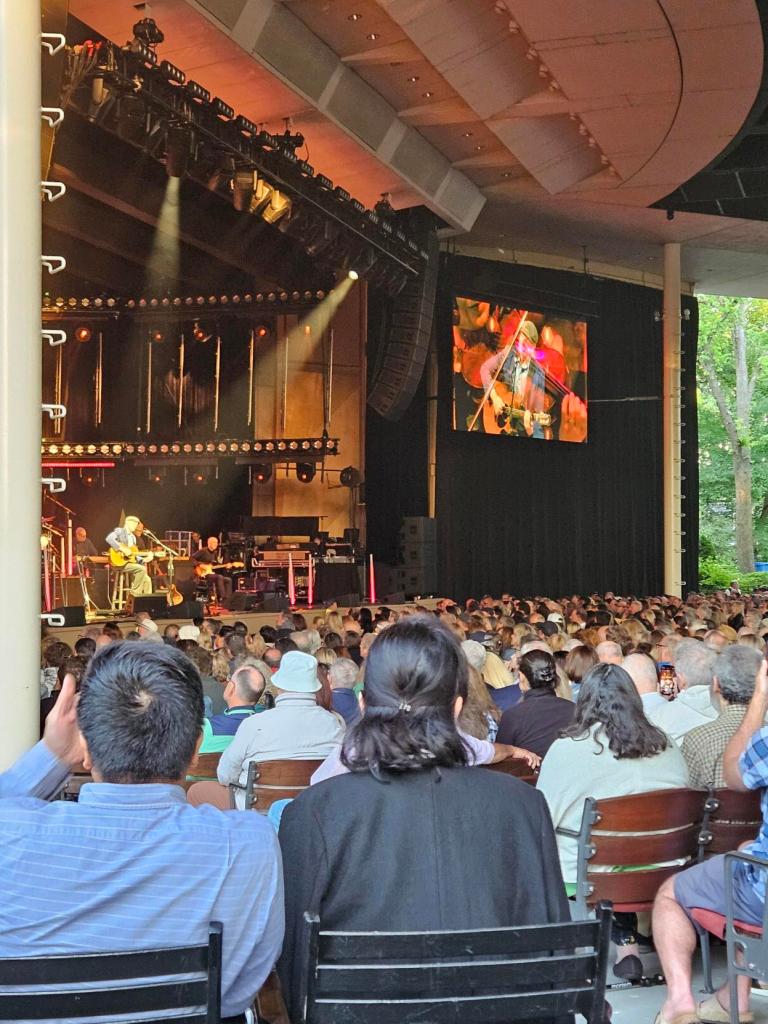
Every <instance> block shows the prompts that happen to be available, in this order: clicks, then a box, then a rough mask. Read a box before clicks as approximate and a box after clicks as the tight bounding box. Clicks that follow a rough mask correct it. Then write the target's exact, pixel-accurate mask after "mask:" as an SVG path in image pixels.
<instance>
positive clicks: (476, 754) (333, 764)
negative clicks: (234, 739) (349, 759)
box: [241, 726, 496, 786]
mask: <svg viewBox="0 0 768 1024" xmlns="http://www.w3.org/2000/svg"><path fill="white" fill-rule="evenodd" d="M241 728H242V726H241ZM459 735H460V736H461V738H462V739H463V740H464V743H465V744H466V746H467V747H469V756H468V763H469V764H490V763H491V761H493V758H494V756H495V754H496V748H495V747H494V745H493V743H490V742H489V741H488V740H477V739H475V737H474V736H468V735H467V734H466V733H465V732H462V731H461V730H459ZM348 771H349V768H347V767H346V765H343V764H342V763H341V744H339V745H338V747H336V749H335V750H333V751H332V752H331V753H330V754H329V755H328V757H326V759H325V760H324V761H323V763H322V764H321V765H320V767H319V768H318V769H317V771H316V772H315V773H314V775H313V776H312V778H311V779H310V783H309V784H310V785H311V786H314V785H315V784H316V783H318V782H324V781H325V780H326V779H332V778H334V777H335V776H336V775H346V774H347V772H348Z"/></svg>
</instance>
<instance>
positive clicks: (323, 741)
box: [218, 693, 344, 806]
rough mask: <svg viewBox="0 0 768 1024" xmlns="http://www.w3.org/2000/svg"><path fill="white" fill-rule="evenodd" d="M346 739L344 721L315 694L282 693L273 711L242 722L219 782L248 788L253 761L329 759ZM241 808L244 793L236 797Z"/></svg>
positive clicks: (220, 770) (221, 767)
mask: <svg viewBox="0 0 768 1024" xmlns="http://www.w3.org/2000/svg"><path fill="white" fill-rule="evenodd" d="M343 737H344V720H343V719H342V718H340V717H339V716H337V715H334V714H332V713H331V712H330V711H326V710H325V708H321V707H320V705H319V704H318V703H317V702H316V700H315V695H314V693H281V694H280V696H279V697H278V698H277V700H276V701H275V706H274V708H272V709H271V710H270V711H262V713H261V714H260V715H252V716H251V717H250V718H246V720H245V721H244V722H243V723H242V725H241V726H240V728H239V729H238V730H237V732H236V733H235V737H234V739H233V740H232V742H231V743H230V745H229V746H228V747H227V749H226V750H225V751H224V753H223V754H222V755H221V760H220V761H219V768H218V776H219V782H220V783H221V784H222V785H224V786H227V785H229V783H230V782H239V783H240V785H241V786H245V784H246V782H247V780H248V765H249V763H250V762H251V761H278V760H281V759H282V758H289V759H294V760H297V761H311V760H313V759H314V758H326V757H328V755H329V754H330V753H331V752H332V751H333V750H334V749H336V748H337V747H338V746H339V745H340V744H341V741H342V739H343ZM236 796H237V800H238V806H241V805H242V804H243V800H244V794H243V793H242V792H238V793H237V794H236Z"/></svg>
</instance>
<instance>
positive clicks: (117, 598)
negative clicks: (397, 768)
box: [109, 569, 130, 612]
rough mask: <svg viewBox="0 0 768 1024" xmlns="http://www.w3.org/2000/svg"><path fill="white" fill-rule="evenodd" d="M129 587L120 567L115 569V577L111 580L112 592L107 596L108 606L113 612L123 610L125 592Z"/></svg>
mask: <svg viewBox="0 0 768 1024" xmlns="http://www.w3.org/2000/svg"><path fill="white" fill-rule="evenodd" d="M129 590H130V588H129V587H128V581H127V580H126V577H125V573H124V572H123V571H122V569H117V570H115V578H114V580H113V581H112V593H111V594H110V597H109V607H110V608H111V609H112V611H113V612H122V611H125V605H126V601H127V596H126V595H127V593H128V592H129Z"/></svg>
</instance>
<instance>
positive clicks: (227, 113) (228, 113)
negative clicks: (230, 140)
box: [211, 96, 235, 121]
mask: <svg viewBox="0 0 768 1024" xmlns="http://www.w3.org/2000/svg"><path fill="white" fill-rule="evenodd" d="M211 109H212V110H213V112H214V114H215V115H216V117H218V118H221V120H222V121H231V120H232V118H233V117H234V116H235V109H234V107H230V105H229V104H228V103H225V102H224V100H221V99H219V97H218V96H216V97H215V99H213V100H211Z"/></svg>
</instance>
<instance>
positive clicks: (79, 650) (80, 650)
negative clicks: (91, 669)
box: [75, 636, 96, 661]
mask: <svg viewBox="0 0 768 1024" xmlns="http://www.w3.org/2000/svg"><path fill="white" fill-rule="evenodd" d="M95 653H96V641H95V640H94V638H93V637H92V636H81V637H80V639H79V640H76V641H75V654H77V655H78V657H80V658H85V659H86V660H87V661H90V660H91V658H92V657H93V656H94V654H95Z"/></svg>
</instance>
